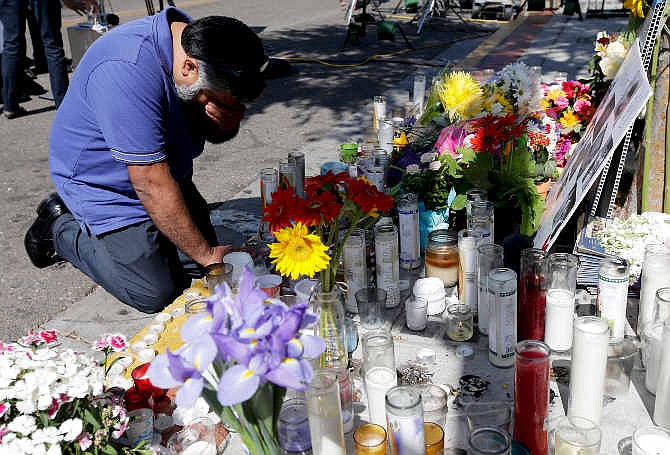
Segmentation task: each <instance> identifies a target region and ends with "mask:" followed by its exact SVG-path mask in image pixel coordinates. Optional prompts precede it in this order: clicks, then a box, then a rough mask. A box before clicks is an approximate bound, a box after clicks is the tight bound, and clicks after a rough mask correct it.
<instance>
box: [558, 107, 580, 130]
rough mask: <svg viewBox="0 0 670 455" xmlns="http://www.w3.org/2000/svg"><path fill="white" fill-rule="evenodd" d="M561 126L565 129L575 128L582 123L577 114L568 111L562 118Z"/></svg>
mask: <svg viewBox="0 0 670 455" xmlns="http://www.w3.org/2000/svg"><path fill="white" fill-rule="evenodd" d="M560 121H561V125H562V126H563V128H566V129H567V128H573V127H575V126H577V125H579V124H580V123H581V122H580V121H579V117H578V116H577V114H575V113H574V112H572V111H568V112H566V113H565V114H563V117H561V120H560Z"/></svg>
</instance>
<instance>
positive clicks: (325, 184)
mask: <svg viewBox="0 0 670 455" xmlns="http://www.w3.org/2000/svg"><path fill="white" fill-rule="evenodd" d="M305 193H306V195H307V198H306V199H303V198H300V197H298V196H297V195H296V194H295V192H294V191H293V190H292V189H283V190H279V191H277V192H276V193H274V194H273V195H272V198H273V199H272V203H270V204H269V205H268V206H267V207H266V208H265V210H264V213H263V220H264V221H267V222H269V224H270V230H271V232H273V233H274V234H275V237H276V239H277V241H276V242H275V243H272V244H271V245H270V258H271V259H272V264H274V266H275V267H276V269H277V272H279V273H280V274H281V275H283V276H288V277H290V278H291V279H298V278H300V276H301V275H306V276H309V277H311V276H314V274H315V273H316V272H320V278H321V279H320V285H319V287H318V288H317V289H315V291H314V292H313V303H314V310H315V312H317V313H318V314H319V319H320V324H319V328H318V332H319V334H321V336H323V337H324V339H325V340H326V345H327V349H326V352H325V355H324V356H322V358H321V365H322V366H332V367H346V366H347V352H346V343H345V336H344V333H343V332H344V330H343V326H344V321H343V319H344V310H343V302H342V295H341V293H340V292H339V289H338V288H337V287H336V286H335V275H336V273H337V269H338V266H339V264H340V259H341V256H342V249H343V247H344V244H345V242H346V241H347V239H348V238H349V235H350V234H351V232H352V231H353V230H354V229H355V228H356V227H361V226H362V227H365V226H366V223H367V224H368V225H370V224H371V222H373V221H374V219H376V218H377V217H379V215H380V213H383V212H385V211H388V210H390V209H391V208H393V199H392V198H391V197H390V196H386V195H385V194H383V193H381V192H380V191H379V190H377V189H376V188H375V187H374V186H373V185H371V184H370V183H369V182H368V181H367V180H365V179H364V178H357V179H354V178H350V177H349V176H348V175H347V174H345V173H340V174H332V173H327V174H326V175H321V176H315V177H309V178H306V179H305ZM340 229H344V232H343V233H341V232H340ZM396 248H397V246H396Z"/></svg>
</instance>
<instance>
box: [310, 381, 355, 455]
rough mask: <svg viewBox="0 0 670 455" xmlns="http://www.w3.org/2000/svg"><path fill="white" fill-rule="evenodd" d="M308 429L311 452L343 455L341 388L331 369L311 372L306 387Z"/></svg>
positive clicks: (344, 452) (344, 453) (344, 449)
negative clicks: (310, 377)
mask: <svg viewBox="0 0 670 455" xmlns="http://www.w3.org/2000/svg"><path fill="white" fill-rule="evenodd" d="M305 399H306V400H307V413H308V415H309V432H310V436H311V439H312V451H313V452H314V453H328V454H333V455H337V454H340V455H346V448H345V447H346V446H345V443H344V430H343V428H342V408H341V406H340V390H339V386H338V382H337V377H336V375H335V372H334V371H329V370H327V369H319V370H317V371H315V372H314V377H313V379H312V382H311V385H310V387H309V388H308V389H307V390H306V391H305Z"/></svg>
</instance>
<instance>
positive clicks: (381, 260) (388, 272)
mask: <svg viewBox="0 0 670 455" xmlns="http://www.w3.org/2000/svg"><path fill="white" fill-rule="evenodd" d="M375 261H376V273H377V287H378V288H379V289H383V290H385V291H386V307H387V308H389V307H392V306H395V305H397V304H398V303H400V302H396V301H394V300H393V299H392V298H391V296H392V295H393V293H392V292H391V291H392V290H393V289H395V290H397V289H398V281H399V280H400V263H399V259H398V229H396V227H395V225H393V224H382V225H377V226H375Z"/></svg>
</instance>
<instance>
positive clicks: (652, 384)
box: [642, 322, 663, 395]
mask: <svg viewBox="0 0 670 455" xmlns="http://www.w3.org/2000/svg"><path fill="white" fill-rule="evenodd" d="M642 341H643V343H644V346H643V348H642V352H643V360H644V365H645V367H646V371H645V374H644V386H645V387H646V388H647V390H648V391H649V393H651V394H654V395H656V388H657V384H658V372H659V369H660V366H661V349H662V347H663V322H655V323H653V324H648V325H647V327H646V328H645V329H644V332H643V333H642Z"/></svg>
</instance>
